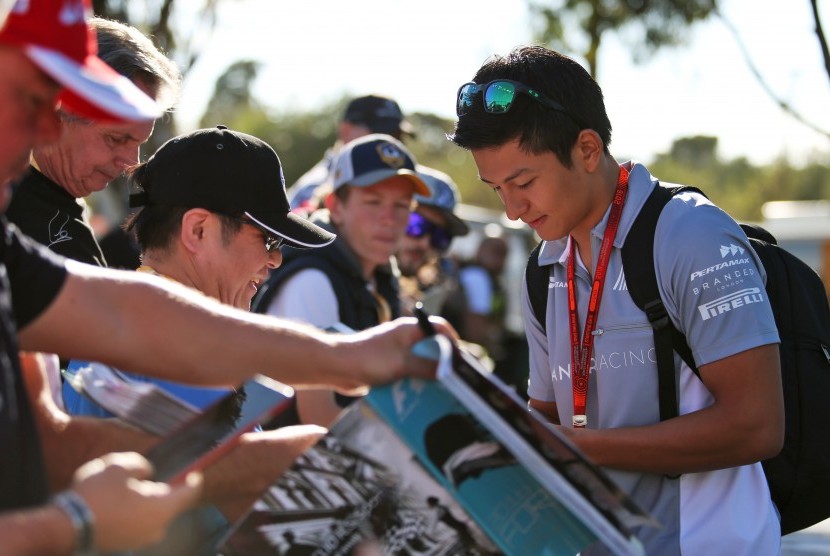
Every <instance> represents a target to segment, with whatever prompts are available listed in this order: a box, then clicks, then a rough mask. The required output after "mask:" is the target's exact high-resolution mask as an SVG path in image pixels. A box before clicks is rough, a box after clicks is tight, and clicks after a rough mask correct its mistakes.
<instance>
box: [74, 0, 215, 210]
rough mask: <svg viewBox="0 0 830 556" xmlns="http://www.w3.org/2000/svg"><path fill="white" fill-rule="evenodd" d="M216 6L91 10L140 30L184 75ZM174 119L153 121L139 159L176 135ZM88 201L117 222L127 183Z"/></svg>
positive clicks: (105, 0) (108, 2)
mask: <svg viewBox="0 0 830 556" xmlns="http://www.w3.org/2000/svg"><path fill="white" fill-rule="evenodd" d="M218 4H219V0H201V1H200V2H178V3H177V2H175V0H92V11H93V13H94V14H95V15H97V16H99V17H103V18H107V19H115V20H118V21H121V22H123V23H127V24H129V25H132V26H133V27H135V28H137V29H139V30H140V31H141V32H142V33H144V34H145V35H147V36H148V37H149V38H150V39H151V40H152V41H153V44H155V45H156V47H158V48H159V50H161V51H162V52H163V53H164V54H166V55H167V57H169V58H170V59H171V60H174V61H175V62H176V63H177V64H178V66H179V69H180V70H181V72H182V74H186V73H187V71H188V70H189V69H190V68H191V67H192V66H193V65H194V64H195V63H196V61H197V60H198V58H199V55H200V53H201V51H202V48H203V46H204V45H205V44H206V42H207V38H208V37H209V36H210V34H211V32H212V31H213V28H214V26H215V24H216V11H217V7H218ZM174 116H175V112H170V113H167V114H165V115H164V116H163V117H161V118H160V119H159V120H158V121H156V126H155V129H154V131H153V134H152V135H151V136H150V139H149V140H148V141H147V143H146V144H144V145H143V146H142V147H141V153H142V158H146V157H147V156H148V155H149V154H151V153H154V152H155V151H156V149H157V148H158V147H160V146H161V145H162V144H163V143H164V142H165V141H167V140H168V139H170V138H171V137H173V136H174V135H175V134H176V131H175V129H176V128H175V122H174ZM89 200H90V203H91V204H92V206H93V208H94V210H96V211H98V212H103V213H105V214H106V215H107V217H108V218H109V219H110V220H111V221H112V222H118V221H120V220H121V218H122V217H123V215H124V214H125V212H126V210H127V185H126V180H124V179H117V180H115V181H113V182H112V183H111V184H110V186H109V187H107V188H106V189H104V190H103V191H100V192H98V193H95V194H93V195H92V196H91V197H90V199H89Z"/></svg>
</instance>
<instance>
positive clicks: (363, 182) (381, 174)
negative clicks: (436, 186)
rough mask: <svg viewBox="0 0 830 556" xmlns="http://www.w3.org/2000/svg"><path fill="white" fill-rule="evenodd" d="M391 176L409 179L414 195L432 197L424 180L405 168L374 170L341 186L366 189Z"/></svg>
mask: <svg viewBox="0 0 830 556" xmlns="http://www.w3.org/2000/svg"><path fill="white" fill-rule="evenodd" d="M393 176H404V177H405V178H407V179H409V181H411V182H412V185H414V186H415V194H416V195H423V196H424V197H429V196H430V195H432V190H431V189H430V188H429V186H428V185H427V184H426V182H425V181H424V180H422V179H421V177H420V176H419V175H418V173H417V172H413V171H412V170H407V169H405V168H403V169H400V170H393V169H391V168H390V169H383V170H375V171H373V172H367V173H366V174H363V175H361V176H358V177H356V178H354V179H352V180H350V181H348V182H347V183H344V184H341V185H354V186H357V187H368V186H370V185H375V184H376V183H378V182H379V181H383V180H385V179H387V178H391V177H393Z"/></svg>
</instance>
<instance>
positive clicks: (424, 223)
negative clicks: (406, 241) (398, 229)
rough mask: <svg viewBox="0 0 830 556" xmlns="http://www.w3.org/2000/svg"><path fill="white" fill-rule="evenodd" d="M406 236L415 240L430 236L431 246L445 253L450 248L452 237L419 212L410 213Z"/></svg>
mask: <svg viewBox="0 0 830 556" xmlns="http://www.w3.org/2000/svg"><path fill="white" fill-rule="evenodd" d="M406 235H408V236H409V237H414V238H421V237H424V236H426V235H429V244H430V245H431V246H432V247H433V248H434V249H437V250H438V251H443V250H444V249H446V248H447V247H449V246H450V241H452V236H450V234H448V233H447V231H446V230H445V229H444V228H442V227H441V226H438V225H436V224H433V223H432V222H430V221H429V220H427V219H426V218H424V217H423V216H421V215H420V214H418V213H417V212H411V213H409V224H408V225H407V226H406Z"/></svg>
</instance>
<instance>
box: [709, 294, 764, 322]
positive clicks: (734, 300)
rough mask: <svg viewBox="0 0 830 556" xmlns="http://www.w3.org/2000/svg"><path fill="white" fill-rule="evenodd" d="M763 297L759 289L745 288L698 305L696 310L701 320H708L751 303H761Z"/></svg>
mask: <svg viewBox="0 0 830 556" xmlns="http://www.w3.org/2000/svg"><path fill="white" fill-rule="evenodd" d="M762 301H764V297H763V295H762V294H761V289H760V288H746V289H743V290H740V291H737V292H734V293H730V294H729V295H725V296H723V297H719V298H718V299H715V300H713V301H710V302H709V303H704V304H703V305H698V307H697V310H698V311H700V315H701V317H703V320H709V319H711V318H713V317H717V316H718V315H722V314H724V313H728V312H729V311H731V310H732V309H738V308H739V307H743V306H744V305H750V304H752V303H761V302H762Z"/></svg>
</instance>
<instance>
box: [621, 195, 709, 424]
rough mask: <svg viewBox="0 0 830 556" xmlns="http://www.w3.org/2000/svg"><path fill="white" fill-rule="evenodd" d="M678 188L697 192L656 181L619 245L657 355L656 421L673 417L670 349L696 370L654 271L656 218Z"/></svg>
mask: <svg viewBox="0 0 830 556" xmlns="http://www.w3.org/2000/svg"><path fill="white" fill-rule="evenodd" d="M682 191H696V192H698V193H700V191H699V190H698V189H696V188H694V187H674V188H667V187H662V186H660V184H657V187H655V188H654V191H652V192H651V194H650V195H649V197H648V199H647V200H646V203H645V205H643V208H642V210H641V211H640V213H639V214H638V215H637V218H636V219H635V220H634V224H633V225H632V226H631V230H630V231H629V232H628V236H627V237H626V239H625V244H624V245H623V248H622V263H623V272H624V273H625V282H626V285H627V287H628V293H629V295H631V299H632V300H634V303H635V304H636V305H637V307H639V308H640V309H641V310H642V311H643V312H645V314H646V317H648V321H649V323H650V324H651V327H652V329H653V331H654V349H655V352H656V356H657V384H658V393H659V398H660V400H659V401H660V420H661V421H665V420H666V419H671V418H672V417H677V382H676V380H675V374H674V373H675V368H674V352H675V351H677V353H678V354H680V356H681V357H682V358H683V360H684V361H685V362H686V364H687V365H689V367H691V368H692V370H693V371H694V372H695V373H697V367H696V366H695V363H694V358H693V357H692V351H691V349H689V345H688V344H687V343H686V338H685V336H683V334H682V333H681V332H680V331H678V330H677V329H676V328H675V326H674V324H673V323H672V322H671V319H670V318H669V315H668V313H667V312H666V307H665V305H664V304H663V300H662V299H661V298H660V290H659V289H658V287H657V275H656V274H655V271H654V233H655V229H656V228H657V219H658V218H659V217H660V213H661V212H662V210H663V207H664V206H666V203H668V202H669V200H670V199H671V198H672V197H673V196H674V195H676V194H678V193H680V192H682Z"/></svg>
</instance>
